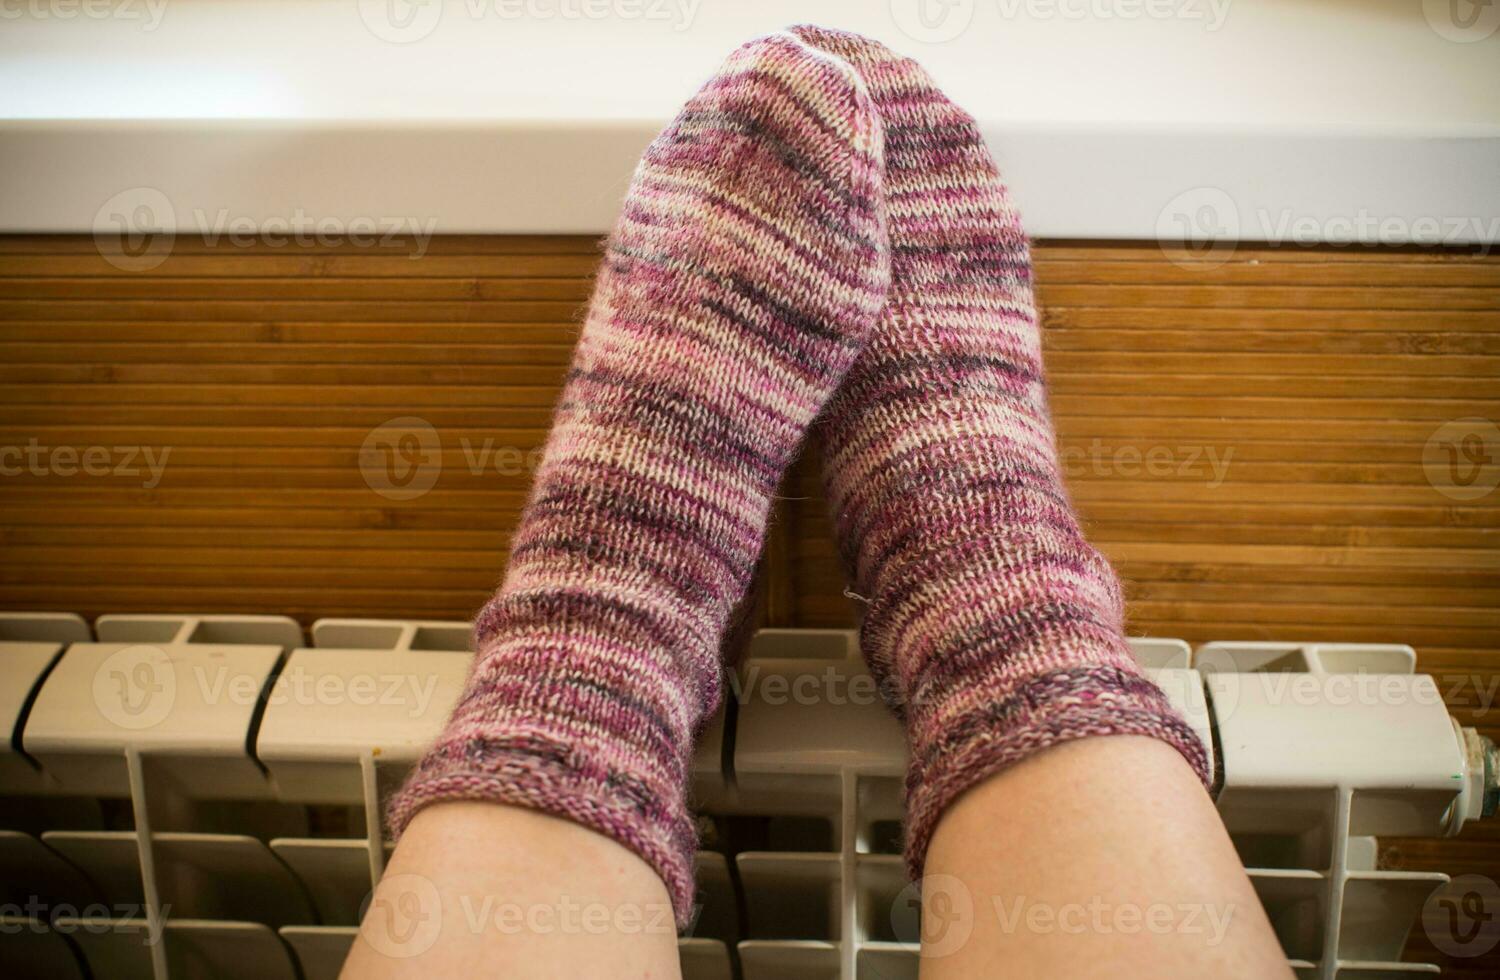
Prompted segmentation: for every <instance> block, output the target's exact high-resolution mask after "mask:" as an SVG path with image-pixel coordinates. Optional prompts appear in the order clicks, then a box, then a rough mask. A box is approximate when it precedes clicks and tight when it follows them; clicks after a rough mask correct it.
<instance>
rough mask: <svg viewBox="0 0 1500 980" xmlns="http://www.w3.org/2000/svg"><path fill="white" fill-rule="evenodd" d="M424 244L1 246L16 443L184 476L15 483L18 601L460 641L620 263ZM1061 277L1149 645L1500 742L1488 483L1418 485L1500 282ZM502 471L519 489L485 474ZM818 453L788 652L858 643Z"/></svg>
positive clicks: (1489, 271)
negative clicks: (1338, 677)
mask: <svg viewBox="0 0 1500 980" xmlns="http://www.w3.org/2000/svg"><path fill="white" fill-rule="evenodd" d="M418 250H419V248H418V247H417V246H415V245H414V244H413V243H409V242H398V243H394V244H389V245H386V246H382V247H365V248H359V247H355V246H354V245H350V244H344V245H331V246H308V247H297V246H282V247H271V246H270V245H266V244H262V245H257V246H254V247H239V246H236V245H233V244H228V243H224V244H219V245H215V246H208V245H205V244H203V243H201V242H193V241H178V242H176V243H175V244H174V247H173V249H172V251H171V254H170V257H169V258H167V259H166V261H165V262H163V263H162V264H161V265H160V266H158V267H157V268H155V269H152V270H150V271H146V272H125V271H122V270H120V269H119V268H116V267H115V266H113V265H111V264H110V263H108V262H106V261H105V260H104V259H103V258H102V257H101V256H100V255H99V254H98V252H97V251H96V249H95V248H94V244H93V242H92V241H91V240H90V239H87V238H44V237H8V238H0V380H3V382H4V384H3V387H0V449H3V448H4V447H23V448H24V447H26V446H27V445H28V443H29V441H30V440H33V439H34V440H36V445H38V446H39V447H49V448H51V447H72V448H76V449H79V450H83V449H86V448H88V447H94V446H102V447H108V448H109V451H110V453H111V460H112V463H121V462H123V461H125V456H124V451H116V450H115V449H114V448H113V447H149V448H151V449H152V450H153V451H154V452H156V453H157V454H158V456H157V458H158V459H159V458H160V455H159V454H160V453H161V452H162V451H164V450H170V454H169V455H168V456H167V459H166V466H165V469H164V470H163V473H162V477H161V480H160V483H159V484H158V485H156V486H154V487H150V488H147V487H144V486H143V485H142V484H143V483H144V482H147V481H148V480H149V474H148V473H147V472H146V471H145V465H144V461H143V459H142V458H140V457H138V458H137V459H136V460H135V465H136V468H137V469H138V470H140V472H139V473H137V474H135V475H99V476H88V475H72V476H66V475H61V474H59V473H57V472H52V473H49V474H46V475H35V474H31V473H22V474H19V475H6V476H0V548H3V555H4V560H3V561H0V607H4V608H10V609H57V610H71V611H76V612H80V613H83V614H85V615H87V616H94V615H97V614H99V613H104V612H130V611H166V610H170V611H257V612H280V613H288V614H291V615H294V616H297V617H299V618H301V619H303V620H311V619H314V618H316V617H318V616H338V615H354V616H404V617H410V616H423V617H441V618H464V617H467V616H469V615H470V614H471V613H472V611H473V610H474V609H475V608H476V606H477V605H478V604H479V603H480V602H481V601H482V600H483V598H484V597H485V595H486V593H487V591H488V589H489V588H490V586H491V585H492V584H493V583H494V581H495V580H496V579H497V577H498V575H499V573H500V570H501V568H502V567H503V565H504V561H505V547H506V540H507V536H508V534H509V532H510V530H511V528H512V526H513V524H514V522H515V520H516V517H517V514H518V511H519V508H520V506H521V504H522V502H523V500H524V496H525V491H526V488H527V485H528V482H529V472H528V469H527V467H526V466H525V465H524V454H525V453H527V452H529V451H531V450H533V449H535V448H536V447H537V446H539V445H540V443H541V440H542V439H543V436H544V434H545V431H546V425H547V420H548V415H549V412H550V406H551V404H552V402H553V400H554V398H555V397H556V393H557V387H558V383H559V381H560V379H561V377H562V374H563V372H564V370H565V367H566V364H567V360H568V356H569V351H570V347H571V344H572V342H573V340H574V338H575V336H576V333H577V323H578V314H579V307H580V304H581V303H582V302H583V301H585V300H586V298H587V295H588V290H589V286H590V275H591V272H592V268H593V265H594V262H595V259H596V256H597V245H596V243H595V242H594V241H593V240H591V239H583V238H451V239H438V240H435V241H433V242H432V243H431V244H430V247H428V248H427V249H426V252H425V255H423V256H422V257H421V258H413V257H412V254H413V253H414V252H416V251H418ZM1037 275H1038V280H1039V283H1040V285H1041V300H1042V303H1043V306H1044V308H1045V318H1046V343H1047V348H1048V352H1049V355H1048V356H1049V362H1048V363H1049V369H1050V373H1051V379H1052V385H1053V392H1054V403H1055V410H1056V414H1057V421H1058V428H1059V432H1060V435H1061V438H1062V444H1063V447H1064V450H1065V451H1066V452H1067V453H1068V454H1069V455H1070V457H1071V459H1072V462H1071V464H1070V466H1069V473H1070V484H1071V487H1072V491H1073V493H1074V495H1075V497H1076V499H1077V501H1078V504H1079V506H1080V508H1081V509H1082V511H1083V513H1084V515H1085V518H1086V522H1087V525H1088V527H1089V529H1090V532H1091V534H1092V536H1093V538H1094V539H1095V540H1096V541H1097V542H1098V543H1099V544H1100V545H1101V547H1102V548H1103V549H1104V550H1105V551H1106V552H1107V553H1108V554H1109V555H1110V556H1111V557H1112V558H1113V559H1114V560H1115V561H1116V563H1117V564H1118V567H1119V569H1120V571H1121V573H1122V576H1123V577H1124V579H1125V580H1126V583H1127V589H1128V592H1129V595H1130V598H1131V614H1132V629H1133V631H1135V632H1137V633H1141V634H1155V635H1163V636H1180V637H1184V638H1186V639H1188V640H1190V641H1200V640H1207V639H1213V638H1246V639H1322V640H1350V641H1395V642H1407V643H1411V644H1413V645H1414V646H1416V647H1417V649H1418V652H1419V655H1420V658H1421V659H1420V663H1421V665H1422V668H1423V669H1424V670H1426V671H1428V672H1430V673H1434V674H1436V675H1437V676H1438V677H1439V679H1440V682H1441V683H1442V685H1443V689H1444V691H1445V692H1446V693H1447V696H1448V698H1449V701H1450V706H1451V708H1452V710H1453V712H1454V714H1455V715H1456V716H1457V717H1458V718H1459V719H1461V720H1462V721H1463V723H1465V724H1472V725H1477V726H1478V727H1479V728H1480V729H1481V730H1483V731H1485V732H1486V733H1488V734H1490V735H1491V736H1493V737H1496V738H1500V717H1497V713H1496V709H1495V707H1494V706H1493V705H1492V704H1491V696H1492V695H1493V694H1494V693H1495V692H1496V689H1497V687H1500V630H1497V627H1500V491H1496V492H1494V493H1491V494H1489V495H1487V496H1484V497H1481V498H1479V499H1475V500H1466V501H1465V500H1455V499H1451V498H1450V497H1449V496H1445V495H1444V494H1443V493H1440V492H1439V491H1438V490H1437V489H1436V488H1435V487H1434V486H1433V485H1432V483H1431V482H1430V481H1429V480H1428V478H1427V472H1426V470H1425V469H1424V466H1423V447H1424V445H1425V444H1426V443H1427V441H1428V439H1429V438H1430V437H1432V436H1433V434H1434V432H1436V431H1437V429H1438V428H1439V426H1441V425H1443V424H1444V423H1445V422H1447V421H1450V420H1455V419H1469V418H1481V419H1500V258H1496V257H1473V256H1466V255H1463V254H1458V253H1454V252H1439V251H1416V250H1370V249H1351V248H1332V249H1328V248H1322V249H1309V248H1280V249H1271V248H1264V247H1248V246H1246V247H1240V248H1238V249H1237V250H1235V252H1234V253H1233V254H1232V255H1231V256H1230V257H1229V259H1228V261H1224V256H1223V255H1212V256H1208V257H1204V258H1193V257H1191V256H1185V255H1173V256H1170V257H1169V256H1167V255H1165V254H1164V253H1163V252H1162V251H1160V250H1158V249H1157V248H1155V247H1152V246H1147V245H1131V244H1075V243H1044V244H1042V245H1040V246H1039V247H1038V248H1037ZM401 416H417V417H420V418H421V419H423V420H425V421H426V422H427V423H429V424H430V425H431V426H433V428H434V429H435V431H436V432H437V434H438V437H439V438H440V440H441V445H442V452H441V460H442V470H441V473H440V474H439V475H438V477H437V482H436V485H435V486H434V487H433V489H432V490H431V491H430V492H428V493H426V494H425V495H423V496H420V497H418V498H416V499H412V500H405V501H398V500H392V499H388V498H386V497H383V496H381V495H379V494H377V493H375V492H374V491H372V490H371V489H370V486H369V485H368V483H367V482H366V480H365V478H364V475H363V473H362V470H361V467H360V459H361V457H360V449H361V445H362V444H363V443H364V440H365V438H366V436H367V435H368V434H369V432H370V431H371V429H372V428H374V427H376V426H379V425H380V424H382V423H384V422H386V421H387V420H389V419H392V418H395V417H401ZM486 440H488V443H487V442H486ZM486 446H488V448H489V449H491V450H504V451H506V455H503V456H502V457H500V458H501V461H502V462H503V463H505V464H506V466H507V473H504V474H502V473H497V472H496V471H495V470H494V469H489V470H488V471H487V472H475V471H474V469H473V466H472V462H473V457H474V456H475V455H476V454H478V453H480V452H482V451H483V450H484V449H485V448H486ZM1210 451H1212V452H1213V453H1215V454H1217V457H1216V458H1217V459H1218V460H1220V461H1221V463H1222V461H1223V460H1224V459H1225V458H1226V455H1227V458H1228V468H1227V471H1225V472H1224V473H1223V474H1222V480H1219V479H1216V477H1215V474H1214V471H1213V469H1212V468H1211V458H1210V457H1209V455H1208V454H1209V452H1210ZM815 455H816V453H815V451H814V452H810V453H809V457H810V458H809V459H808V460H804V463H803V465H801V466H799V467H798V469H797V470H796V472H794V474H793V475H792V476H791V477H790V478H789V480H788V486H787V490H786V495H787V497H788V500H787V501H786V502H785V504H784V506H783V507H782V509H781V514H780V516H779V519H778V521H777V523H776V526H775V528H774V532H773V540H772V545H771V552H770V561H769V563H768V568H769V571H768V579H769V582H768V585H769V589H768V594H769V602H768V604H767V616H768V619H769V620H770V621H772V622H775V623H778V624H783V625H804V626H827V625H842V624H846V623H849V622H851V621H852V614H851V609H850V606H849V601H848V600H847V599H845V598H844V596H843V594H842V591H843V584H842V580H841V577H840V575H839V572H838V567H837V562H836V560H835V554H834V549H833V546H832V544H831V542H830V538H829V528H828V523H827V521H826V519H825V516H824V513H823V503H822V500H821V495H820V493H819V490H818V480H817V473H816V465H815V460H813V459H812V458H811V457H813V456H815ZM367 459H368V458H367ZM1144 460H1152V461H1154V465H1153V467H1152V470H1151V471H1149V472H1148V471H1147V470H1146V468H1145V466H1144V465H1143V461H1144ZM7 462H8V463H10V464H11V465H14V463H15V459H14V458H13V457H12V458H10V459H8V460H7V459H4V458H0V463H7ZM1497 463H1500V461H1496V462H1495V463H1491V464H1490V465H1497ZM517 464H520V465H517ZM1495 823H1500V821H1496V822H1495ZM1386 860H1387V861H1388V862H1389V863H1391V864H1393V865H1398V866H1403V867H1410V868H1436V869H1439V870H1444V871H1448V872H1450V873H1458V872H1475V873H1481V874H1487V875H1489V876H1490V877H1492V878H1500V827H1494V826H1484V825H1481V826H1478V827H1475V828H1473V829H1472V830H1470V831H1469V832H1467V833H1465V834H1464V835H1463V837H1462V838H1460V839H1458V840H1456V841H1443V842H1431V841H1392V842H1387V850H1386ZM1419 932H1420V930H1419ZM1414 943H1415V947H1419V948H1420V949H1421V951H1422V952H1423V953H1424V954H1425V955H1434V954H1433V952H1432V951H1431V950H1430V948H1427V947H1426V945H1425V940H1424V939H1423V938H1422V937H1421V936H1420V935H1419V936H1418V937H1417V939H1416V940H1414ZM1448 965H1449V967H1450V968H1451V969H1454V970H1457V971H1459V972H1465V971H1469V970H1474V969H1480V970H1488V971H1494V970H1495V969H1497V967H1500V959H1496V958H1493V957H1486V958H1485V959H1484V960H1482V961H1476V960H1468V961H1463V960H1455V961H1449V963H1448Z"/></svg>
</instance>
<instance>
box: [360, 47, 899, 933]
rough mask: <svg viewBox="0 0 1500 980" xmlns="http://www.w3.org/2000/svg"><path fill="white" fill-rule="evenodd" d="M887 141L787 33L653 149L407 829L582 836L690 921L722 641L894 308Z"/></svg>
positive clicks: (849, 88)
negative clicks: (789, 498)
mask: <svg viewBox="0 0 1500 980" xmlns="http://www.w3.org/2000/svg"><path fill="white" fill-rule="evenodd" d="M880 141H881V133H880V130H879V127H878V126H877V125H876V123H875V119H874V112H873V107H872V106H871V104H870V102H869V98H868V93H866V92H865V90H864V88H863V85H862V83H860V82H859V80H858V78H857V76H855V75H854V73H853V72H852V70H851V69H850V68H849V66H848V65H847V64H846V63H844V62H843V61H841V60H839V59H836V58H830V57H828V56H827V55H825V54H823V53H822V52H819V51H817V50H815V49H813V48H810V47H809V46H807V45H806V44H804V43H803V42H802V41H800V40H799V39H797V38H796V37H794V36H792V35H790V34H786V33H782V34H777V35H772V36H770V37H767V38H762V39H760V40H757V41H753V42H751V43H749V44H747V45H745V46H744V47H742V48H740V49H739V50H738V51H737V52H736V53H734V54H733V55H732V56H731V57H730V58H729V60H728V61H727V62H726V63H725V64H724V66H723V67H722V68H721V69H720V71H719V73H718V74H717V75H716V76H714V77H713V78H712V79H711V80H710V81H709V82H708V83H707V84H706V85H705V86H704V87H703V89H702V90H701V91H700V92H699V93H698V94H697V95H696V96H695V97H694V98H693V99H692V100H691V101H690V102H689V103H688V104H687V106H686V107H685V108H684V109H683V111H682V112H681V114H680V115H679V116H678V117H677V118H676V119H675V120H674V121H673V122H672V123H671V124H670V125H669V126H668V127H667V128H666V129H665V130H664V131H663V132H662V133H661V134H660V135H659V136H658V137H657V139H656V140H655V141H654V142H653V143H652V144H651V146H650V148H648V149H647V151H646V153H645V155H644V157H643V158H642V160H641V162H640V165H639V166H638V168H637V170H636V172H635V176H634V178H633V181H632V184H631V187H630V190H629V193H628V195H627V197H626V199H625V202H624V206H623V209H622V212H621V216H620V219H619V223H618V225H617V226H616V229H615V231H614V234H613V235H612V236H611V239H610V242H609V245H608V249H607V254H606V257H605V259H604V264H603V266H602V268H601V270H600V273H599V279H598V283H597V286H596V288H595V292H594V296H593V299H592V303H591V306H590V309H589V312H588V315H587V319H586V321H585V324H584V328H583V332H582V335H581V337H580V339H579V342H578V346H577V349H576V351H575V354H574V360H573V364H572V368H571V370H570V372H569V375H568V380H567V383H566V385H565V387H564V391H563V394H562V398H561V401H560V403H559V404H558V407H557V412H556V416H555V418H554V421H553V427H552V432H551V435H550V437H549V439H548V442H547V446H546V450H545V454H544V457H543V460H542V464H541V466H540V467H539V469H538V472H537V476H536V483H535V486H534V488H533V490H532V494H531V498H530V501H529V503H528V506H527V509H526V512H525V514H524V516H523V518H522V521H521V524H520V526H519V528H518V529H517V531H516V534H515V536H514V538H513V540H512V543H511V551H510V564H509V566H508V568H507V571H506V575H505V579H504V582H503V584H502V586H501V588H500V590H499V591H498V593H497V594H496V595H495V597H494V598H493V599H492V600H491V601H490V602H489V603H488V605H486V606H485V608H484V609H483V610H482V611H481V613H480V614H479V616H478V619H477V622H476V624H475V641H476V650H477V651H478V653H477V655H476V657H475V661H474V665H473V668H472V670H471V673H470V676H469V679H468V682H467V685H466V687H465V690H464V693H463V694H462V696H461V697H460V700H459V702H458V704H457V706H456V708H455V710H454V713H453V716H452V718H451V720H450V721H449V723H448V725H447V727H446V728H445V729H444V731H443V732H442V734H441V735H440V736H439V738H438V739H437V741H436V743H435V744H434V745H433V747H432V748H431V750H430V751H429V752H428V753H427V754H426V756H425V757H424V758H423V759H422V760H421V762H420V763H419V764H418V765H417V767H416V768H415V769H414V770H413V772H412V774H411V776H410V777H409V780H408V782H407V783H406V785H405V786H404V787H403V789H402V790H401V791H400V793H398V794H397V796H396V798H395V799H394V800H393V802H392V805H391V807H390V809H389V812H388V820H389V823H390V825H391V828H392V831H393V833H396V834H399V833H400V831H401V830H402V829H403V828H404V827H405V826H406V824H407V823H408V822H409V821H410V820H411V818H412V817H413V816H414V815H415V814H416V813H417V811H418V810H419V809H421V808H422V807H424V806H426V805H429V804H432V803H435V802H440V801H444V800H457V799H469V800H487V801H493V802H499V803H509V804H515V805H520V806H525V807H531V808H535V809H538V810H542V811H545V812H547V813H551V814H554V815H558V816H563V817H567V818H571V819H572V820H574V821H577V822H578V823H580V824H583V825H585V826H587V827H590V828H592V829H594V830H597V831H599V832H600V833H603V834H605V835H607V836H609V837H611V838H613V839H615V840H616V841H619V842H620V843H622V844H624V845H625V846H626V847H628V848H630V849H631V850H633V851H634V852H635V853H637V854H638V855H640V856H641V857H642V858H643V859H645V860H646V862H647V863H649V864H650V865H652V866H653V867H654V868H655V869H656V871H657V872H658V873H659V874H660V875H661V877H662V879H663V881H664V882H665V883H666V885H667V890H668V892H669V894H670V895H671V896H672V900H673V904H674V907H675V909H676V912H677V916H678V919H679V922H682V921H685V920H686V919H687V917H688V915H689V912H690V905H691V897H692V888H693V884H692V859H693V854H694V850H695V846H696V835H695V833H694V829H693V822H692V819H691V817H690V815H689V812H688V807H687V800H686V797H687V789H688V785H687V784H688V772H689V762H690V759H691V754H692V739H693V735H694V733H695V731H696V730H697V729H698V727H699V726H700V725H701V723H702V722H703V721H704V719H705V718H706V717H707V716H708V715H709V714H710V713H711V712H713V710H714V709H715V708H716V706H717V705H718V703H719V699H720V697H721V667H720V643H721V640H722V639H723V634H724V632H725V630H726V629H727V628H728V627H729V625H730V619H731V614H732V610H733V608H734V606H735V604H736V602H737V601H738V600H739V599H740V598H741V597H742V596H743V595H744V593H745V591H746V588H747V586H748V585H749V582H750V579H751V576H752V574H753V572H754V568H755V564H756V559H757V557H758V555H759V554H760V549H761V543H762V538H763V536H764V532H765V525H766V520H767V515H768V511H769V508H770V502H771V498H772V494H773V493H774V491H775V489H776V486H777V484H778V482H779V480H780V479H781V476H782V474H783V471H784V470H785V469H786V466H787V465H788V463H789V462H790V461H791V460H792V458H793V457H794V455H795V454H796V452H797V450H798V448H799V446H800V444H801V442H802V439H803V437H804V434H805V431H806V429H807V427H808V425H809V424H810V422H811V421H812V419H813V418H814V416H816V415H817V414H818V412H819V411H820V410H821V408H822V407H823V405H824V402H825V401H826V400H827V398H828V397H829V395H830V394H831V393H832V392H833V390H834V389H835V387H837V385H838V383H839V381H840V380H841V378H842V377H843V375H844V374H845V373H846V372H847V370H848V369H849V366H850V365H851V364H852V363H853V361H854V359H855V357H856V356H857V355H858V354H859V351H860V350H861V349H862V347H863V344H864V342H865V340H866V338H867V335H868V332H869V330H870V328H871V327H872V326H873V324H874V322H875V320H876V318H877V316H878V314H879V312H880V310H881V308H882V307H883V306H884V303H885V299H886V291H887V288H888V278H889V253H888V249H887V245H886V240H885V226H884V200H883V192H882V189H881V186H880V181H881V179H882V174H883V167H882V161H881V142H880Z"/></svg>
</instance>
